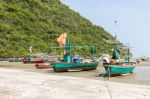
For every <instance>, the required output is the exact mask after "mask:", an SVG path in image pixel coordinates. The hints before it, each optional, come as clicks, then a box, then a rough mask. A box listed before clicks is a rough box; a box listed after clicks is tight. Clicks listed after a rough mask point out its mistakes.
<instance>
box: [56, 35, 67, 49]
mask: <svg viewBox="0 0 150 99" xmlns="http://www.w3.org/2000/svg"><path fill="white" fill-rule="evenodd" d="M66 38H67V34H66V33H63V34H61V35H60V36H59V37H58V38H57V42H58V44H59V46H65V45H66Z"/></svg>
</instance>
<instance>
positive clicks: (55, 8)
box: [0, 0, 114, 57]
mask: <svg viewBox="0 0 150 99" xmlns="http://www.w3.org/2000/svg"><path fill="white" fill-rule="evenodd" d="M64 32H66V33H67V35H68V39H69V40H70V41H71V42H72V43H73V44H74V45H93V44H94V45H98V46H100V48H98V49H97V54H98V53H107V52H109V51H110V48H111V46H110V45H108V44H107V43H105V40H110V41H112V40H113V39H114V38H113V37H112V36H111V35H110V34H109V33H108V32H106V31H105V30H104V29H103V28H102V27H100V26H96V25H93V24H92V23H91V22H90V21H89V20H88V19H86V18H84V17H82V16H80V14H79V13H77V12H75V11H73V10H71V9H69V7H68V6H66V5H64V4H62V3H61V2H60V1H59V0H0V57H9V56H22V55H25V54H27V53H29V50H28V49H29V47H30V46H33V53H36V52H46V53H51V52H53V51H55V50H56V49H51V47H52V46H56V45H57V43H56V38H57V37H58V36H59V35H60V34H61V33H64ZM76 50H79V52H81V53H83V52H84V54H88V50H87V49H76ZM86 52H87V53H86Z"/></svg>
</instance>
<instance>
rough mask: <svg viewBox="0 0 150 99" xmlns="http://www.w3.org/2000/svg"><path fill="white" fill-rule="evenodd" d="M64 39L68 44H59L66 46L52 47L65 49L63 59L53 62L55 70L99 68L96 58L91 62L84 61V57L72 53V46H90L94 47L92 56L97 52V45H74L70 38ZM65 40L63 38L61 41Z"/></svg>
mask: <svg viewBox="0 0 150 99" xmlns="http://www.w3.org/2000/svg"><path fill="white" fill-rule="evenodd" d="M62 38H65V37H62ZM64 41H66V44H64V43H63V44H59V45H64V46H59V47H52V48H61V49H63V50H64V55H63V61H60V62H56V63H53V66H52V67H53V69H54V71H55V72H65V71H69V70H94V69H96V68H97V66H98V63H99V62H97V61H95V60H94V58H92V61H90V62H83V61H82V58H79V57H78V58H75V57H74V56H73V55H72V48H90V49H92V50H91V52H92V57H94V55H93V54H94V52H95V46H73V45H72V44H71V42H70V41H69V40H64ZM64 41H62V40H61V41H60V43H62V42H64Z"/></svg>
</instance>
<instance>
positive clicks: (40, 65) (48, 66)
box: [35, 63, 52, 69]
mask: <svg viewBox="0 0 150 99" xmlns="http://www.w3.org/2000/svg"><path fill="white" fill-rule="evenodd" d="M35 67H36V68H38V69H44V68H51V67H52V65H51V64H50V63H37V64H35Z"/></svg>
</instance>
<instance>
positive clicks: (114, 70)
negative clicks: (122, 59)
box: [104, 65, 135, 77]
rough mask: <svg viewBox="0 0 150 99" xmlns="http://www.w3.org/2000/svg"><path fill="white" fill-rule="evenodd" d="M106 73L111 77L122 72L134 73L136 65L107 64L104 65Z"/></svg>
mask: <svg viewBox="0 0 150 99" xmlns="http://www.w3.org/2000/svg"><path fill="white" fill-rule="evenodd" d="M104 68H105V71H106V74H107V75H108V76H109V77H110V76H112V75H121V74H127V73H132V72H133V70H134V68H135V66H132V65H124V66H122V65H107V66H104Z"/></svg>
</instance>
